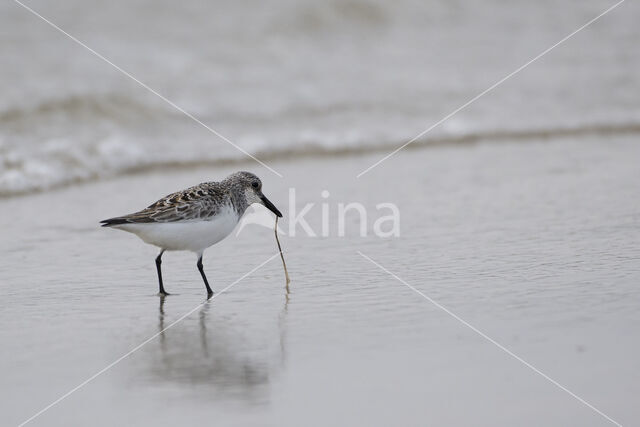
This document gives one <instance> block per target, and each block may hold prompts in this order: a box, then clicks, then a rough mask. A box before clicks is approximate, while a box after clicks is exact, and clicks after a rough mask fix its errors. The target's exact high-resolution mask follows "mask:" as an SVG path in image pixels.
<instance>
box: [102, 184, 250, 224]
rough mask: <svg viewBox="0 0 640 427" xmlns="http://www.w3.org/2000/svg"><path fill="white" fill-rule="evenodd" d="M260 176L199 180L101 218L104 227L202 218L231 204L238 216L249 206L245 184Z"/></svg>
mask: <svg viewBox="0 0 640 427" xmlns="http://www.w3.org/2000/svg"><path fill="white" fill-rule="evenodd" d="M255 181H257V182H259V183H260V186H261V185H262V183H261V182H260V179H259V178H258V177H257V176H255V175H254V174H252V173H250V172H236V173H234V174H232V175H230V176H228V177H227V178H225V179H224V180H223V181H220V182H203V183H201V184H198V185H195V186H193V187H189V188H187V189H185V190H181V191H176V192H175V193H171V194H169V195H168V196H165V197H163V198H161V199H160V200H158V201H156V202H154V203H153V204H151V205H150V206H148V207H146V208H145V209H142V210H141V211H138V212H135V213H132V214H129V215H123V216H119V217H115V218H110V219H106V220H104V221H101V223H102V225H103V226H105V227H108V226H112V225H119V224H141V223H153V222H179V221H192V220H204V221H206V220H207V219H208V218H211V217H213V216H215V215H216V214H217V213H219V212H220V211H221V210H222V209H223V208H224V207H227V206H231V207H233V210H234V211H235V212H236V213H237V215H238V218H239V217H241V216H242V214H244V211H245V210H246V209H247V207H248V206H249V204H250V203H249V202H248V201H247V200H246V197H245V194H244V191H243V190H244V188H245V187H246V184H247V183H250V182H255Z"/></svg>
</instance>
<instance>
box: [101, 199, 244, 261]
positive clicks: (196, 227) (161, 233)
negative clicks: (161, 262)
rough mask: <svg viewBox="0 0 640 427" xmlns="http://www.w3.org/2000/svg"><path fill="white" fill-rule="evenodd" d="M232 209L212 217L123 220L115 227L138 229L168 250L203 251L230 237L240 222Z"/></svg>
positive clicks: (149, 241) (152, 242) (136, 233)
mask: <svg viewBox="0 0 640 427" xmlns="http://www.w3.org/2000/svg"><path fill="white" fill-rule="evenodd" d="M238 219H239V218H238V216H237V215H236V213H235V212H234V211H233V210H232V209H225V210H223V211H221V212H220V213H219V214H218V215H216V216H214V217H212V218H211V219H210V220H209V221H201V220H200V221H193V220H192V221H178V222H152V223H139V224H121V225H116V226H114V228H118V229H120V230H124V231H128V232H130V233H134V234H135V235H137V236H138V237H140V238H141V239H142V240H143V241H145V242H146V243H149V244H151V245H155V246H158V247H160V248H162V249H166V250H168V251H192V252H196V253H202V251H204V250H205V249H206V248H208V247H209V246H211V245H214V244H216V243H218V242H219V241H220V240H222V239H224V238H225V237H227V236H228V235H229V234H230V233H231V232H232V231H233V229H234V228H235V226H236V224H237V223H238Z"/></svg>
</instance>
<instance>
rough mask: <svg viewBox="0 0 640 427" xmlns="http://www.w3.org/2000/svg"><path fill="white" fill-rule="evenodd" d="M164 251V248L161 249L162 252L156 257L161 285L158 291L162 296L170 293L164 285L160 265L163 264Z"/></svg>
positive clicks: (159, 283)
mask: <svg viewBox="0 0 640 427" xmlns="http://www.w3.org/2000/svg"><path fill="white" fill-rule="evenodd" d="M163 253H164V249H162V250H161V251H160V253H159V254H158V257H157V258H156V270H158V286H159V292H158V293H159V294H160V295H162V296H164V295H169V293H168V292H167V291H165V290H164V285H163V284H162V268H161V267H160V266H161V265H162V254H163Z"/></svg>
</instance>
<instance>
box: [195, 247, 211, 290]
mask: <svg viewBox="0 0 640 427" xmlns="http://www.w3.org/2000/svg"><path fill="white" fill-rule="evenodd" d="M197 266H198V270H199V271H200V275H201V276H202V280H204V285H205V286H206V288H207V297H208V298H211V295H213V291H212V290H211V287H210V286H209V281H208V280H207V276H205V274H204V268H203V267H202V255H200V257H199V258H198V264H197Z"/></svg>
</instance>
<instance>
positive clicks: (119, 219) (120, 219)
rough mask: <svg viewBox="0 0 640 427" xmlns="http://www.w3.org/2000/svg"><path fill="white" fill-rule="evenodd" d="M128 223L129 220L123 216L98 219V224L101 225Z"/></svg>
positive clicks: (109, 225)
mask: <svg viewBox="0 0 640 427" xmlns="http://www.w3.org/2000/svg"><path fill="white" fill-rule="evenodd" d="M128 223H129V220H128V219H126V218H123V217H116V218H109V219H103V220H102V221H100V224H101V225H102V226H103V227H111V226H113V225H120V224H128Z"/></svg>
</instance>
